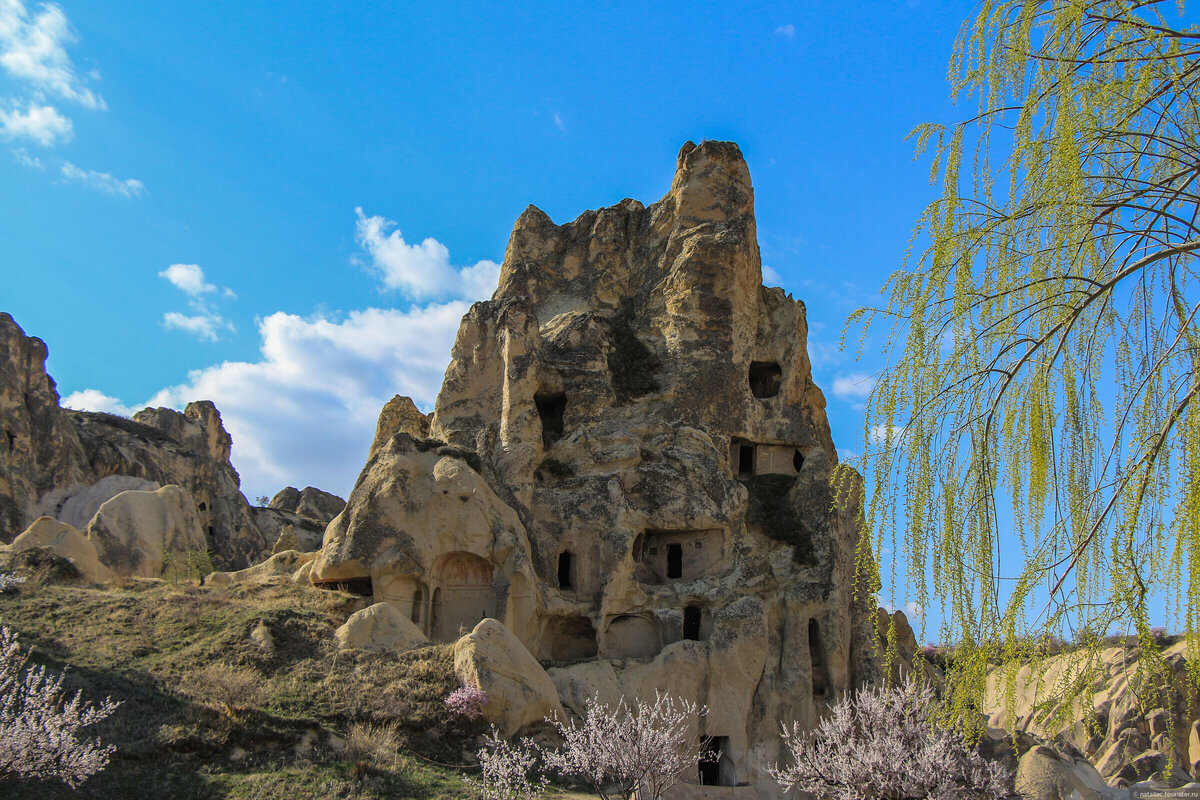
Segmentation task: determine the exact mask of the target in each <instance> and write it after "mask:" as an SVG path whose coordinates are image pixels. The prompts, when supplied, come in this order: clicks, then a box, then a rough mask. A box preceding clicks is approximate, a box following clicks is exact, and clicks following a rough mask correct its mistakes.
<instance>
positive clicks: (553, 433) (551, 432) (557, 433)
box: [533, 392, 567, 447]
mask: <svg viewBox="0 0 1200 800" xmlns="http://www.w3.org/2000/svg"><path fill="white" fill-rule="evenodd" d="M533 402H534V405H536V406H537V412H538V417H540V418H541V420H542V444H543V445H545V446H546V447H549V446H550V445H552V444H554V443H555V442H557V441H558V440H559V439H561V438H562V435H563V414H564V413H565V412H566V410H567V396H566V395H565V394H563V393H562V392H556V393H554V394H536V395H534V397H533Z"/></svg>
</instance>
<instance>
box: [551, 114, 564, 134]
mask: <svg viewBox="0 0 1200 800" xmlns="http://www.w3.org/2000/svg"><path fill="white" fill-rule="evenodd" d="M552 119H553V120H554V127H556V128H558V129H559V130H560V131H565V130H566V129H567V126H566V125H565V124H563V118H562V115H561V114H559V113H558V112H557V111H555V112H554V116H553V117H552Z"/></svg>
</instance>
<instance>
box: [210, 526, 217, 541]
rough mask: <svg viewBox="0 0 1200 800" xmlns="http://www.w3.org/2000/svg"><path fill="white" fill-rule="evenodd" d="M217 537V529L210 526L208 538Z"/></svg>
mask: <svg viewBox="0 0 1200 800" xmlns="http://www.w3.org/2000/svg"><path fill="white" fill-rule="evenodd" d="M216 535H217V529H216V528H215V527H213V526H212V525H209V526H208V538H210V539H213V538H215V537H216Z"/></svg>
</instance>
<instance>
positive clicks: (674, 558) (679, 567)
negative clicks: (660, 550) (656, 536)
mask: <svg viewBox="0 0 1200 800" xmlns="http://www.w3.org/2000/svg"><path fill="white" fill-rule="evenodd" d="M667 577H668V578H682V577H683V545H682V544H680V543H678V542H675V543H673V544H668V545H667Z"/></svg>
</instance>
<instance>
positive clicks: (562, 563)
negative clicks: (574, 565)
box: [558, 550, 571, 589]
mask: <svg viewBox="0 0 1200 800" xmlns="http://www.w3.org/2000/svg"><path fill="white" fill-rule="evenodd" d="M558 588H560V589H570V588H571V551H570V550H564V551H563V552H561V553H559V554H558Z"/></svg>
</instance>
